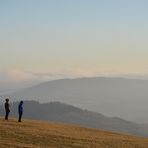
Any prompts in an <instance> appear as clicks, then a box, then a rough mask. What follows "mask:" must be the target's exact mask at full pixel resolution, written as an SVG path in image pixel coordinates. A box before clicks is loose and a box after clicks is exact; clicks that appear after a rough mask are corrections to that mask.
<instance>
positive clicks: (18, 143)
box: [0, 118, 148, 148]
mask: <svg viewBox="0 0 148 148" xmlns="http://www.w3.org/2000/svg"><path fill="white" fill-rule="evenodd" d="M0 147H1V148H9V147H11V148H15V147H17V148H19V147H21V148H22V147H24V148H148V139H147V138H142V137H134V136H129V135H122V134H118V133H113V132H106V131H101V130H95V129H88V128H82V127H78V126H73V125H66V124H62V123H48V122H41V121H32V120H23V122H22V123H18V122H17V119H14V118H13V119H12V118H11V119H10V120H9V121H5V120H4V119H3V118H0Z"/></svg>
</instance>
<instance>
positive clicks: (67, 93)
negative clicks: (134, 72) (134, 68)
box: [3, 77, 148, 123]
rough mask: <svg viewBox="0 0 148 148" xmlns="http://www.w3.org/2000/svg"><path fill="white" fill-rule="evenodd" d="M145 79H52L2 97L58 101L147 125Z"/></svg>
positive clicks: (147, 102) (146, 86)
mask: <svg viewBox="0 0 148 148" xmlns="http://www.w3.org/2000/svg"><path fill="white" fill-rule="evenodd" d="M147 88H148V80H135V79H124V78H103V77H96V78H79V79H63V80H54V81H49V82H45V83H41V84H40V85H37V86H34V87H31V88H27V89H24V90H22V91H18V92H16V93H13V94H8V95H5V96H3V98H5V97H10V98H11V99H13V101H14V100H20V99H23V100H36V101H40V102H50V101H59V102H64V103H68V104H71V105H74V106H77V107H80V108H84V109H88V110H92V111H95V112H99V113H103V114H105V115H108V116H115V117H121V118H123V119H126V120H130V121H134V122H139V123H148V116H147V112H148V107H147V104H148V99H147V98H148V91H147Z"/></svg>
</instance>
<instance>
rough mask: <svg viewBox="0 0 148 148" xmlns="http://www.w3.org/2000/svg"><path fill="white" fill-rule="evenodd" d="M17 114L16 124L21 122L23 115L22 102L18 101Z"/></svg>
mask: <svg viewBox="0 0 148 148" xmlns="http://www.w3.org/2000/svg"><path fill="white" fill-rule="evenodd" d="M18 113H19V119H18V122H21V119H22V115H23V101H20V103H19V105H18Z"/></svg>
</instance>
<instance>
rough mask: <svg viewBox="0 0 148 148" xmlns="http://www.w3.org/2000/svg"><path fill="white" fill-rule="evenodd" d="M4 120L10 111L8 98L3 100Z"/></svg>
mask: <svg viewBox="0 0 148 148" xmlns="http://www.w3.org/2000/svg"><path fill="white" fill-rule="evenodd" d="M5 112H6V114H5V120H8V116H9V113H10V105H9V99H8V98H7V99H6V102H5Z"/></svg>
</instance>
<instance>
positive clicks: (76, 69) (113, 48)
mask: <svg viewBox="0 0 148 148" xmlns="http://www.w3.org/2000/svg"><path fill="white" fill-rule="evenodd" d="M147 8H148V1H147V0H13V1H12V0H0V81H26V80H32V79H34V80H38V79H42V80H47V79H56V78H65V77H82V76H85V77H87V76H100V75H101V76H113V75H118V76H123V75H124V76H126V75H131V76H135V75H137V76H142V77H145V76H148V57H147V56H148V41H147V39H148V17H147V16H148V9H147Z"/></svg>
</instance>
